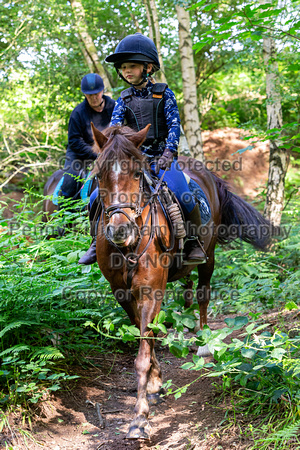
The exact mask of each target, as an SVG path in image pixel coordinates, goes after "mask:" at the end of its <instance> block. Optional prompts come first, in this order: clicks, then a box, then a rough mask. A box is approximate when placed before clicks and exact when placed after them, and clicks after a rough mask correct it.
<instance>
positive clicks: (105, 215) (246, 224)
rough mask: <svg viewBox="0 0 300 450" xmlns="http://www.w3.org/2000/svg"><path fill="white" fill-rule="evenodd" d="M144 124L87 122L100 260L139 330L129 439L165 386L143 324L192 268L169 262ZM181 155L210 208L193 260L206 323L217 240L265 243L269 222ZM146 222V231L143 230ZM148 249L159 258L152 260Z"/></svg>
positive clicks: (140, 433)
mask: <svg viewBox="0 0 300 450" xmlns="http://www.w3.org/2000/svg"><path fill="white" fill-rule="evenodd" d="M149 127H150V125H147V127H145V128H144V129H143V130H141V131H139V132H134V131H133V130H131V129H130V128H127V127H111V128H107V129H106V130H104V131H103V133H102V132H100V131H99V130H97V129H96V128H95V127H94V126H92V130H93V134H94V140H95V144H94V148H93V150H94V151H95V152H96V153H97V154H98V157H97V159H96V164H95V167H94V169H93V173H92V174H93V175H95V176H96V177H97V178H98V183H99V185H98V186H99V196H98V201H99V203H100V204H101V215H100V219H99V225H98V232H97V261H98V265H99V268H100V270H101V272H102V273H103V275H104V276H105V278H106V279H107V280H108V281H109V283H110V286H111V289H112V292H113V293H114V295H115V297H116V299H117V300H118V302H119V303H120V304H121V306H122V307H123V308H124V310H125V311H126V313H127V314H128V316H129V318H130V320H131V322H132V324H135V325H136V326H137V327H138V328H139V330H140V336H141V339H140V345H139V350H138V355H137V357H136V359H135V370H136V375H137V401H136V405H135V409H134V419H133V421H132V423H131V424H130V427H129V431H128V434H127V438H129V439H135V438H137V439H138V438H141V439H149V436H150V425H149V422H148V413H149V403H148V401H152V400H155V399H156V397H158V396H159V393H160V392H161V387H162V375H161V369H160V366H159V363H158V361H157V358H156V356H155V352H154V342H155V339H154V337H155V336H154V334H153V332H152V330H151V329H150V328H148V324H149V323H151V322H152V321H153V319H154V318H155V316H156V315H157V314H158V313H159V311H160V307H161V303H162V299H163V296H164V292H165V288H166V283H167V281H175V280H177V279H179V278H182V277H184V276H187V275H189V274H190V273H191V271H192V270H193V268H195V266H191V265H183V264H181V263H180V262H179V263H178V258H175V257H174V259H173V264H170V261H171V258H172V256H175V255H176V254H177V255H178V240H177V239H175V243H174V242H173V243H172V240H173V241H174V239H173V238H172V233H171V232H170V229H169V224H168V220H167V219H166V217H165V214H164V212H163V208H162V205H161V203H160V202H159V200H158V197H157V192H156V191H155V190H153V188H152V189H151V186H149V184H148V180H149V177H147V171H146V172H145V171H144V170H143V168H145V159H144V158H145V157H144V156H143V154H142V152H141V151H140V150H139V147H140V146H141V144H142V143H143V142H144V140H145V139H146V135H147V132H148V129H149ZM179 160H180V161H181V162H182V163H185V167H187V170H185V172H186V173H187V174H188V175H189V176H190V177H191V178H192V179H193V180H194V181H195V182H196V183H198V185H199V186H200V187H201V188H202V189H203V191H204V193H205V195H206V197H207V199H208V202H209V204H210V208H211V219H210V222H209V223H207V224H206V236H205V237H204V244H203V245H204V248H205V251H206V254H207V257H208V260H207V262H206V263H205V264H201V265H199V266H198V276H199V281H198V287H197V293H198V292H200V293H201V295H199V296H197V297H198V298H197V300H198V303H199V308H200V326H201V328H202V327H203V325H204V324H206V323H207V306H208V303H209V300H210V278H211V276H212V273H213V270H214V249H215V245H216V243H217V242H219V243H226V242H230V241H232V240H234V239H236V238H237V237H240V238H241V239H243V240H244V241H247V242H250V243H251V244H252V245H254V246H255V247H257V248H259V249H265V248H266V247H267V245H268V242H269V235H266V233H263V234H264V235H263V236H260V235H259V229H260V227H261V226H264V227H266V229H267V228H268V226H269V223H268V222H267V221H266V220H265V219H264V218H263V217H262V216H261V215H260V214H259V213H258V212H257V211H256V209H254V208H253V207H252V206H250V205H249V204H248V203H246V202H245V201H244V200H242V199H241V198H240V197H238V196H236V195H235V194H233V193H231V192H229V190H228V189H227V188H226V185H225V183H224V182H223V181H222V180H220V179H219V178H218V177H216V176H215V175H213V174H211V173H210V172H209V171H207V170H206V169H204V168H203V169H200V170H197V171H196V170H194V169H193V164H192V163H193V161H194V162H195V160H192V159H189V158H186V157H180V158H179ZM188 162H189V164H188ZM198 166H199V164H198ZM124 168H126V169H124ZM123 169H124V170H123ZM147 178H148V180H147ZM144 194H147V195H144ZM221 226H222V227H221ZM145 229H148V230H149V232H148V233H147V232H142V230H143V231H145ZM255 230H256V232H255ZM115 255H117V256H118V260H120V259H121V261H122V264H121V265H120V264H118V265H115V264H114V261H115V259H114V258H113V256H115ZM149 256H150V257H151V261H158V263H157V264H151V263H149V261H150V259H149Z"/></svg>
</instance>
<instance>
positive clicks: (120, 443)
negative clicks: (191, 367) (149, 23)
mask: <svg viewBox="0 0 300 450" xmlns="http://www.w3.org/2000/svg"><path fill="white" fill-rule="evenodd" d="M241 133H242V130H239V129H230V128H228V129H222V130H214V131H204V132H203V141H204V152H205V156H206V159H207V160H210V161H212V164H210V166H209V168H213V170H214V172H215V173H217V175H218V176H220V177H222V178H224V179H226V181H228V182H229V183H230V184H231V186H232V188H233V191H234V192H236V193H237V194H238V195H241V196H243V197H244V198H246V199H253V198H254V197H255V196H256V194H257V192H258V191H259V189H260V188H261V187H262V186H263V185H264V184H265V183H266V181H267V172H268V146H267V144H266V143H263V144H256V145H255V147H254V149H253V150H251V151H247V152H246V153H243V154H241V155H240V154H238V153H236V154H234V153H235V152H236V151H237V150H239V149H242V148H245V147H246V146H247V145H249V142H248V141H243V140H241ZM217 158H218V160H219V161H220V162H218V161H217ZM224 161H229V163H230V165H231V170H227V169H228V167H229V165H228V164H225V166H224ZM234 162H236V163H235V166H234V167H235V169H236V170H232V167H233V164H234ZM217 165H218V166H217ZM22 196H23V193H22V192H20V191H18V190H16V191H15V192H12V193H10V194H1V195H0V200H8V199H10V201H11V205H13V204H14V203H16V201H18V200H21V199H22ZM4 214H5V217H7V218H9V217H12V215H13V214H14V207H13V206H10V207H9V208H7V209H6V210H5V212H4ZM224 325H225V324H224V317H218V318H215V319H211V320H210V321H209V326H210V328H211V329H218V328H221V327H223V326H224ZM196 351H197V349H196V348H194V349H193V352H191V353H190V354H189V355H188V357H187V358H186V359H184V360H183V359H177V358H176V357H175V356H173V355H172V354H171V353H170V352H169V350H168V349H167V348H166V347H159V346H158V348H157V356H158V359H159V361H160V363H161V367H162V372H163V377H164V381H167V380H172V382H173V384H174V385H176V386H178V387H179V386H184V385H186V384H189V383H191V382H193V381H194V380H195V379H196V378H198V377H199V375H200V373H199V372H195V371H188V370H183V369H181V366H182V364H183V363H184V362H187V361H190V360H191V359H192V355H193V353H196ZM134 358H135V352H133V351H132V350H131V351H129V352H126V353H115V354H114V353H106V354H101V353H96V354H95V355H93V359H92V360H91V361H90V364H88V365H86V366H85V367H73V368H72V373H74V374H76V375H80V378H79V379H78V380H77V381H76V382H75V381H74V382H73V384H72V385H68V387H66V388H65V389H64V390H60V391H57V392H56V393H55V394H51V397H49V398H48V399H47V400H45V401H44V402H42V404H41V406H40V409H39V410H37V411H36V412H35V413H34V414H33V417H32V429H30V428H29V427H28V428H27V429H26V426H24V425H22V424H21V420H20V417H19V416H17V415H16V416H12V417H11V418H10V424H11V430H9V429H6V430H3V431H5V433H4V434H3V435H2V438H0V448H3V449H4V448H10V449H14V450H25V449H30V450H37V449H41V448H44V449H47V450H50V449H51V450H71V449H72V450H75V449H78V450H79V449H89V450H96V449H97V450H98V449H99V450H125V449H126V450H127V449H128V450H138V449H147V448H153V449H159V450H172V449H176V450H180V449H182V450H183V449H184V450H192V449H194V450H200V449H201V450H209V449H212V450H216V449H237V450H242V449H246V448H248V447H249V446H251V444H253V441H252V440H251V435H250V433H249V435H248V434H247V433H244V434H243V436H242V435H241V433H240V430H239V428H238V426H237V425H235V424H234V421H233V420H232V421H231V425H230V427H228V426H227V427H226V428H224V427H223V426H222V424H223V421H224V416H225V412H226V408H227V406H226V405H225V404H224V402H219V400H220V399H219V395H218V394H217V390H216V389H215V387H214V385H215V383H216V379H214V378H208V377H203V378H200V379H199V380H198V381H197V382H195V383H194V384H192V385H191V386H190V387H189V388H188V390H187V392H186V393H185V394H183V395H182V397H181V398H179V399H178V400H175V399H174V396H173V395H170V396H166V397H165V398H164V401H163V402H162V403H161V404H160V405H158V406H155V407H154V406H152V407H151V410H150V423H151V426H152V437H151V440H150V441H128V440H126V439H125V436H126V432H127V430H128V425H129V423H130V421H131V419H132V417H133V409H134V405H135V401H136V376H135V373H134ZM209 360H210V357H208V358H206V362H208V361H209ZM218 402H219V403H218ZM96 403H99V405H100V410H101V413H102V416H103V417H104V418H105V428H100V426H99V417H98V414H97V411H96V408H95V406H94V405H95V404H96ZM228 410H230V406H228ZM240 419H241V418H240ZM241 420H242V419H241ZM246 425H247V424H246V423H245V430H246V428H247V427H246ZM20 429H22V430H23V432H21V433H20V432H19V431H17V430H20ZM24 431H25V433H27V432H28V433H29V434H28V436H29V437H26V436H25V434H24ZM12 433H13V434H12ZM30 435H31V436H32V437H30ZM5 441H6V442H7V444H8V445H9V447H8V446H7V447H5ZM1 445H2V447H1Z"/></svg>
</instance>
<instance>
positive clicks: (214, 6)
mask: <svg viewBox="0 0 300 450" xmlns="http://www.w3.org/2000/svg"><path fill="white" fill-rule="evenodd" d="M217 6H218V3H211V4H210V5H206V6H204V8H201V9H202V11H211V10H212V9H213V8H217Z"/></svg>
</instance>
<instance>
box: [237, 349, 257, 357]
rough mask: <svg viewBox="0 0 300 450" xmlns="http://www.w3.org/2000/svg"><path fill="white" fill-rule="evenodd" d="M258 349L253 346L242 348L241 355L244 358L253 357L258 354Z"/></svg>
mask: <svg viewBox="0 0 300 450" xmlns="http://www.w3.org/2000/svg"><path fill="white" fill-rule="evenodd" d="M256 353H257V350H254V349H253V348H242V349H241V355H242V356H243V357H244V358H248V359H252V358H254V356H255V355H256Z"/></svg>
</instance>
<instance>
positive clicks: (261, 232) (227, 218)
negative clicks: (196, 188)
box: [212, 174, 273, 250]
mask: <svg viewBox="0 0 300 450" xmlns="http://www.w3.org/2000/svg"><path fill="white" fill-rule="evenodd" d="M212 175H213V177H214V179H215V182H216V185H217V190H218V194H219V200H220V211H221V225H220V226H219V227H218V239H217V242H218V243H219V244H228V243H230V242H232V241H234V240H235V239H238V238H240V239H242V240H243V241H245V242H248V243H249V244H251V245H253V246H254V247H255V248H257V249H258V250H266V249H267V248H268V246H269V244H270V242H271V236H272V229H273V226H272V224H271V223H270V221H269V220H267V219H265V218H264V217H263V216H262V215H261V214H260V213H259V212H258V211H257V210H256V209H255V208H254V207H253V206H251V205H250V204H249V203H247V202H246V201H245V200H243V199H242V198H241V197H239V196H237V195H236V194H233V193H232V192H231V191H230V190H229V187H228V185H227V183H226V182H225V181H224V180H222V179H221V178H219V177H217V175H215V174H212Z"/></svg>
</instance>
